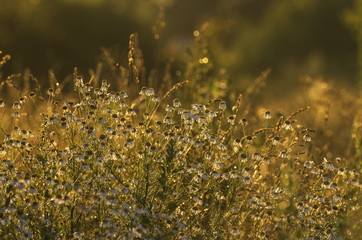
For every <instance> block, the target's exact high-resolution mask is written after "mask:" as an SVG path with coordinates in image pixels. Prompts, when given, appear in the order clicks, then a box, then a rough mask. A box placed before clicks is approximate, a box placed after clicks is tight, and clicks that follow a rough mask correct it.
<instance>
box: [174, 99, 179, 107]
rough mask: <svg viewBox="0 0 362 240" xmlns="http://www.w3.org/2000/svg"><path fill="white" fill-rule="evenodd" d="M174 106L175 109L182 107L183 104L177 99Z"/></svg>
mask: <svg viewBox="0 0 362 240" xmlns="http://www.w3.org/2000/svg"><path fill="white" fill-rule="evenodd" d="M173 106H174V107H175V108H179V107H181V102H180V100H179V99H178V98H175V99H174V100H173Z"/></svg>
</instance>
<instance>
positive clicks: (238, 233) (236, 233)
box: [230, 228, 240, 236]
mask: <svg viewBox="0 0 362 240" xmlns="http://www.w3.org/2000/svg"><path fill="white" fill-rule="evenodd" d="M230 234H231V235H233V236H239V235H240V232H239V230H237V229H235V228H233V229H231V230H230Z"/></svg>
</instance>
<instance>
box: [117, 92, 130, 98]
mask: <svg viewBox="0 0 362 240" xmlns="http://www.w3.org/2000/svg"><path fill="white" fill-rule="evenodd" d="M119 97H120V98H121V99H125V98H127V97H128V95H127V93H126V92H120V93H119Z"/></svg>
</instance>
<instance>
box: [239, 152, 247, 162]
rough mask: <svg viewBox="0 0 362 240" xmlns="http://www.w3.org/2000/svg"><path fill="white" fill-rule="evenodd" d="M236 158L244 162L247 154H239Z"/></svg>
mask: <svg viewBox="0 0 362 240" xmlns="http://www.w3.org/2000/svg"><path fill="white" fill-rule="evenodd" d="M238 158H239V160H240V161H241V162H242V163H244V162H246V161H247V160H248V158H247V156H246V154H245V153H241V154H239V156H238Z"/></svg>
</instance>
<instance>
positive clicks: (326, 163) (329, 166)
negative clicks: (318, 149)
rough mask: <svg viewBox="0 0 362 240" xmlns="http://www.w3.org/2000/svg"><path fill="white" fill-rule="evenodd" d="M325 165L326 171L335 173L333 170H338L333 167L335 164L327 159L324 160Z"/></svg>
mask: <svg viewBox="0 0 362 240" xmlns="http://www.w3.org/2000/svg"><path fill="white" fill-rule="evenodd" d="M323 165H324V167H325V168H326V169H328V170H331V171H333V170H335V169H336V168H335V167H334V166H333V164H332V163H331V162H330V161H328V160H327V159H326V158H324V160H323Z"/></svg>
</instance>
